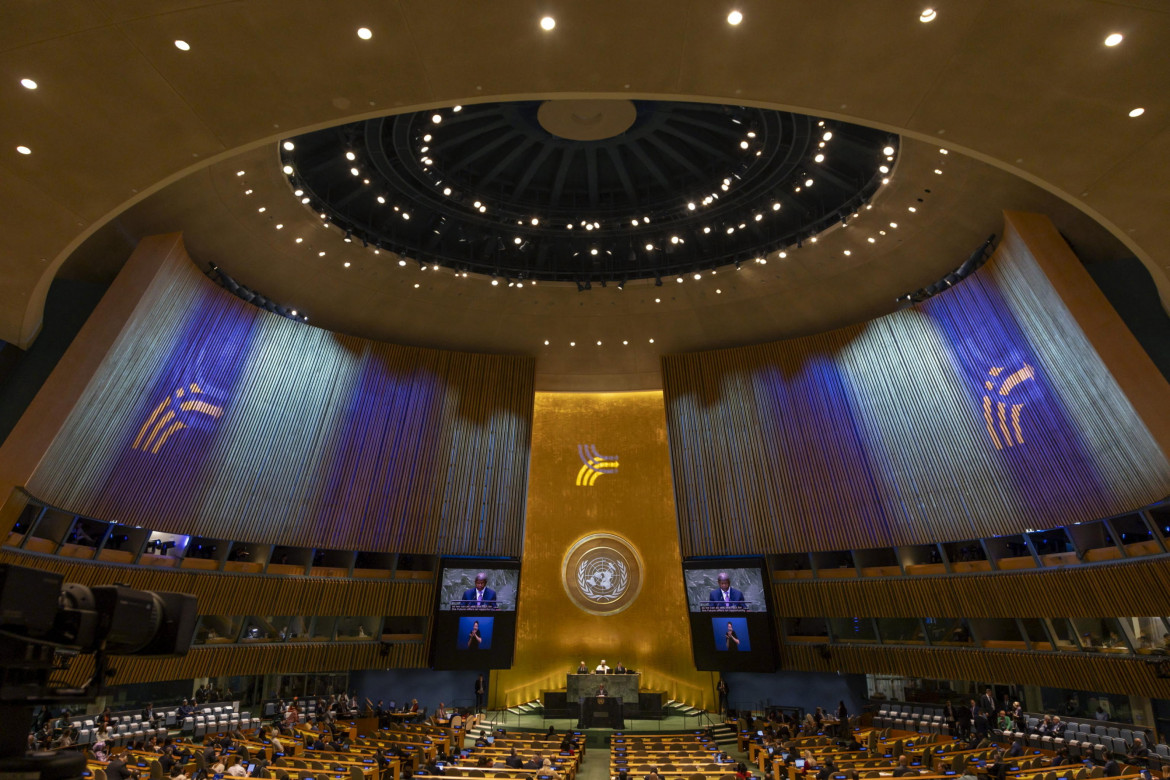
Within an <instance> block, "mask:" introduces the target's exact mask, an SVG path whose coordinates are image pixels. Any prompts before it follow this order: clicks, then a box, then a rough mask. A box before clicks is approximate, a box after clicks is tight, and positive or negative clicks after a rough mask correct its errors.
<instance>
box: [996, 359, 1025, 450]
mask: <svg viewBox="0 0 1170 780" xmlns="http://www.w3.org/2000/svg"><path fill="white" fill-rule="evenodd" d="M1003 371H1004V369H1003V367H1002V366H993V367H992V368H991V369H990V370H989V371H988V372H987V373H988V374H990V375H991V379H988V380H987V381H985V382H984V383H983V384H984V386H985V387H986V388H987V394H986V395H984V396H983V418H984V420H985V421H986V422H987V433H988V434H990V435H991V441H992V443H993V444H995V448H996V449H997V450H1002V449H1003V448H1004V444H1003V443H1001V436H1002V441H1003V442H1004V443H1006V444H1007V446H1008V447H1014V446H1015V445H1016V444H1023V443H1024V432H1023V431H1022V430H1021V429H1020V411H1021V410H1022V409H1023V408H1024V405H1023V404H1022V403H1020V404H1014V403H1010V401H1009V402H1007V403H1005V402H1004V401H1003V400H992V399H994V398H995V397H996V396H999V398H1000V399H1003V398H1006V397H1007V395H1008V394H1009V393H1011V391H1012V390H1014V389H1015V388H1016V387H1017V386H1018V385H1020V384H1021V383H1023V382H1027V381H1030V380H1034V379H1035V378H1036V370H1035V369H1034V368H1032V367H1031V366H1030V365H1028V364H1027V363H1025V364H1024V367H1023V368H1021V369H1020V370H1019V371H1016V372H1014V373H1012V374H1008V376H1007V377H1006V378H1004V379H1003V380H1002V381H1000V384H999V389H998V391H997V390H996V386H995V383H996V381H997V380H999V377H1000V376H1001V375H1002V374H1003ZM1009 418H1010V423H1011V428H1009V427H1008V424H1009ZM997 424H998V425H997ZM997 427H998V429H999V432H998V433H997V432H996V428H997ZM1013 435H1014V436H1015V440H1014V441H1013V440H1012V437H1013Z"/></svg>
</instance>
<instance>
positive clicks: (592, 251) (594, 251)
mask: <svg viewBox="0 0 1170 780" xmlns="http://www.w3.org/2000/svg"><path fill="white" fill-rule="evenodd" d="M589 254H591V255H595V254H597V249H590V250H589Z"/></svg>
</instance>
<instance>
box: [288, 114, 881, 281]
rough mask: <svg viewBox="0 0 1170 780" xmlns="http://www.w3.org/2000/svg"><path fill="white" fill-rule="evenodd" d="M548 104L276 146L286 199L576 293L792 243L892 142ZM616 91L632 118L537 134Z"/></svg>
mask: <svg viewBox="0 0 1170 780" xmlns="http://www.w3.org/2000/svg"><path fill="white" fill-rule="evenodd" d="M563 102H564V103H565V104H567V105H565V106H563V107H556V108H545V107H546V106H549V105H550V103H548V102H545V103H540V102H536V101H521V102H511V103H487V104H477V105H471V106H456V107H452V108H448V109H438V110H430V111H424V112H419V113H415V114H400V115H395V116H389V117H381V118H377V119H372V120H368V121H364V122H358V123H354V124H350V125H342V126H339V127H334V128H329V129H326V130H321V131H317V132H314V133H310V134H307V135H303V136H300V137H297V138H295V139H291V140H292V141H293V149H292V150H288V149H285V148H284V146H283V144H282V145H281V146H279V147H278V149H279V150H280V155H281V160H282V165H284V166H288V168H289V169H291V171H292V173H289V174H288V182H289V184H290V187H291V189H292V190H293V191H294V194H296V197H297V198H298V199H300V200H301V202H302V203H303V204H304V205H305V206H306V207H308V208H310V209H312V210H314V211H315V212H316V213H318V214H319V215H320V216H321V218H323V219H325V220H327V221H328V223H330V224H333V225H336V226H337V227H339V228H341V230H340V231H337V232H338V235H339V236H344V238H345V240H346V241H350V242H352V241H361V242H363V243H366V244H368V245H373V246H374V247H376V248H379V249H385V250H389V251H390V252H393V253H394V254H396V255H398V256H399V257H403V258H409V259H412V260H414V261H416V262H417V263H418V264H419V265H420V266H421V265H427V266H434V267H443V268H448V269H452V270H454V271H455V272H456V273H477V274H483V275H490V276H493V277H499V278H501V279H502V280H508V281H517V282H519V281H523V280H540V281H561V282H576V283H577V285H578V288H579V289H582V290H584V289H591V288H592V286H593V285H594V284H598V283H600V284H601V285H602V286H604V285H605V284H606V283H614V284H618V285H621V284H623V283H624V282H626V281H630V280H636V279H650V278H654V279H655V280H656V281H658V280H661V278H662V277H666V276H676V275H682V274H694V273H699V272H701V271H704V270H708V269H714V268H718V267H720V266H724V265H730V264H732V263H734V264H737V265H738V264H740V263H743V262H750V261H752V260H757V261H761V260H762V259H763V258H765V257H766V256H767V255H768V254H769V253H772V252H776V251H783V250H784V249H786V248H788V247H795V246H798V245H799V243H800V242H801V241H803V240H807V239H810V238H811V237H813V236H815V235H817V234H818V233H820V232H823V231H824V230H826V229H828V228H830V227H832V226H834V225H836V224H837V223H838V222H843V221H845V220H847V219H848V218H849V216H850V215H851V214H853V213H855V212H856V210H857V209H858V208H861V207H862V206H863V205H865V204H866V203H867V202H868V201H869V199H870V198H871V197H872V196H873V194H874V193H875V192H876V191H877V190H878V188H879V187H880V186H881V183H882V180H883V178H884V177H885V176H886V174H887V172H888V171H889V170H890V169H891V167H892V166H893V165H894V159H895V158H896V154H897V138H896V137H892V136H890V135H889V134H888V133H886V132H884V131H879V130H874V129H871V128H866V127H860V126H856V125H850V124H846V123H843V122H837V121H830V120H823V119H818V118H815V117H811V116H805V115H800V114H792V113H788V112H782V111H770V110H766V109H760V108H752V107H745V106H734V105H717V104H706V103H671V102H661V101H563ZM574 104H575V105H574ZM618 104H625V105H626V106H629V107H632V108H633V110H634V112H635V117H634V119H633V121H632V122H631V123H630V124H629V125H628V127H627V128H626V130H625V131H624V132H621V133H618V134H617V135H612V136H608V137H605V138H598V139H595V140H575V139H571V138H565V137H563V136H561V135H558V134H555V133H553V132H550V130H549V129H548V127H546V126H545V124H544V122H543V121H542V119H541V116H540V114H541V110H542V109H543V110H544V111H545V112H546V113H547V112H550V111H560V110H561V109H562V108H563V110H564V112H565V113H564V116H567V117H568V120H567V123H570V124H576V125H585V126H590V127H593V128H594V129H599V128H600V127H601V126H602V125H608V124H609V123H610V121H611V120H610V117H609V115H610V114H612V115H613V120H612V121H613V122H614V126H616V122H617V118H619V117H621V116H622V112H621V110H619V109H618V108H617V105H618ZM626 112H627V116H628V109H626ZM624 121H625V120H623V122H624ZM553 126H554V127H556V125H555V124H554V125H553ZM561 129H562V130H563V128H561ZM607 132H608V130H607ZM887 146H889V147H893V149H894V154H893V155H891V154H888V153H887V152H886V151H885V148H886V147H887ZM339 240H340V238H339Z"/></svg>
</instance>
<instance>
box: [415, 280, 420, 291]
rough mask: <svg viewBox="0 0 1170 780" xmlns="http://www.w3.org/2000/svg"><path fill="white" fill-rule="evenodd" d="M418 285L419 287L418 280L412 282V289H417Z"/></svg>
mask: <svg viewBox="0 0 1170 780" xmlns="http://www.w3.org/2000/svg"><path fill="white" fill-rule="evenodd" d="M418 287H419V284H418V282H415V283H414V289H416V290H417V289H418Z"/></svg>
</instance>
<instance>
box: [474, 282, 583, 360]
mask: <svg viewBox="0 0 1170 780" xmlns="http://www.w3.org/2000/svg"><path fill="white" fill-rule="evenodd" d="M492 284H495V282H492ZM569 346H570V347H575V346H577V342H575V341H570V342H569Z"/></svg>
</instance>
